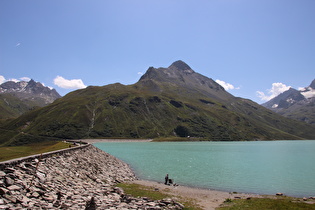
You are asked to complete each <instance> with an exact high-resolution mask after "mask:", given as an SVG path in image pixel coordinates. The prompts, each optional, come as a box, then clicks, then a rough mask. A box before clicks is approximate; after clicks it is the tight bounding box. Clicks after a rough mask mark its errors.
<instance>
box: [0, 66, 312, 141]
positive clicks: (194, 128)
mask: <svg viewBox="0 0 315 210" xmlns="http://www.w3.org/2000/svg"><path fill="white" fill-rule="evenodd" d="M182 63H183V62H182ZM182 63H181V62H180V63H179V64H180V65H176V62H175V63H174V64H172V65H171V66H170V67H169V68H159V69H156V68H153V67H150V68H149V69H148V71H147V73H146V74H145V75H143V77H142V78H141V79H140V80H139V82H137V83H136V84H134V85H122V84H119V83H116V84H111V85H106V86H103V87H95V86H90V87H88V88H86V89H82V90H77V91H74V92H71V93H69V94H67V95H66V96H64V97H63V98H61V99H58V100H56V101H55V102H54V103H52V104H50V105H48V106H46V107H43V108H41V109H37V110H34V111H31V112H28V113H26V114H24V115H22V116H21V117H19V118H17V119H14V120H12V121H10V122H7V123H5V124H4V125H2V126H1V129H2V132H1V136H0V143H2V144H5V145H17V144H23V143H26V142H30V141H42V140H44V139H47V138H48V139H51V138H55V139H79V138H106V137H122V138H155V137H170V136H179V137H187V136H190V137H202V138H204V139H208V140H229V141H230V140H232V141H242V140H274V139H303V138H306V139H315V132H314V127H313V126H311V125H307V124H305V123H302V122H298V121H294V120H290V119H287V118H285V117H282V116H280V115H277V114H275V113H273V112H271V111H270V110H268V109H266V108H264V107H262V106H260V105H258V104H256V103H254V102H252V101H250V100H247V99H242V98H237V97H234V96H232V95H231V94H229V93H228V92H226V91H225V90H224V89H223V88H222V87H221V86H220V85H219V84H217V83H215V82H214V81H213V80H212V79H209V78H207V77H204V76H202V75H200V74H198V73H195V72H194V71H193V70H191V69H190V67H189V66H188V65H187V64H185V65H187V66H188V67H185V68H183V67H182V66H181V65H182Z"/></svg>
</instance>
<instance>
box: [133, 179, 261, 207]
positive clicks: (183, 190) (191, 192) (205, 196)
mask: <svg viewBox="0 0 315 210" xmlns="http://www.w3.org/2000/svg"><path fill="white" fill-rule="evenodd" d="M133 183H136V184H141V185H144V186H149V187H154V188H156V189H158V190H159V191H160V192H166V193H168V194H171V195H174V198H176V197H178V196H181V197H185V198H191V199H194V200H196V203H197V204H198V205H199V206H200V207H202V208H203V209H207V210H208V209H215V208H217V207H219V206H220V205H221V204H223V202H224V201H225V200H226V199H227V198H230V199H247V198H250V197H252V198H253V197H257V198H260V197H262V196H261V195H257V194H245V193H229V192H222V191H217V190H207V189H199V188H192V187H185V186H168V185H164V183H158V182H152V181H146V180H136V181H133Z"/></svg>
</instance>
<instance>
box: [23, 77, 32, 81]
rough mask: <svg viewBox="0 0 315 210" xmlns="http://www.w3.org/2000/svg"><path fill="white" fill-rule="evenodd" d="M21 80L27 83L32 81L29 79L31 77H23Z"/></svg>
mask: <svg viewBox="0 0 315 210" xmlns="http://www.w3.org/2000/svg"><path fill="white" fill-rule="evenodd" d="M20 80H22V81H25V82H29V81H30V80H31V78H29V77H21V78H20Z"/></svg>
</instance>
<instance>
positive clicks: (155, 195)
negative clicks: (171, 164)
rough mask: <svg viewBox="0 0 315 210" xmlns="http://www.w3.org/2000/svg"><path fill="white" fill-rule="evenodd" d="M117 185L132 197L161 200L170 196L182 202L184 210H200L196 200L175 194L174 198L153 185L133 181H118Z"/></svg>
mask: <svg viewBox="0 0 315 210" xmlns="http://www.w3.org/2000/svg"><path fill="white" fill-rule="evenodd" d="M117 187H120V188H122V189H123V190H124V192H125V193H126V194H128V195H131V196H133V197H147V198H149V199H152V200H162V199H166V198H172V199H174V200H176V201H178V202H180V203H182V204H183V205H184V206H185V208H184V209H186V210H188V209H191V210H200V209H202V208H200V207H199V206H198V205H197V203H196V201H195V200H194V199H191V198H183V197H180V196H176V198H174V196H173V195H171V194H169V193H167V190H164V191H157V190H155V188H154V187H148V186H143V185H140V184H133V183H120V184H117Z"/></svg>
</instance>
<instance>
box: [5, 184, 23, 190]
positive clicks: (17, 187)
mask: <svg viewBox="0 0 315 210" xmlns="http://www.w3.org/2000/svg"><path fill="white" fill-rule="evenodd" d="M7 189H8V190H11V191H15V190H20V189H21V187H20V186H18V185H11V186H9V187H8V188H7Z"/></svg>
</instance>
